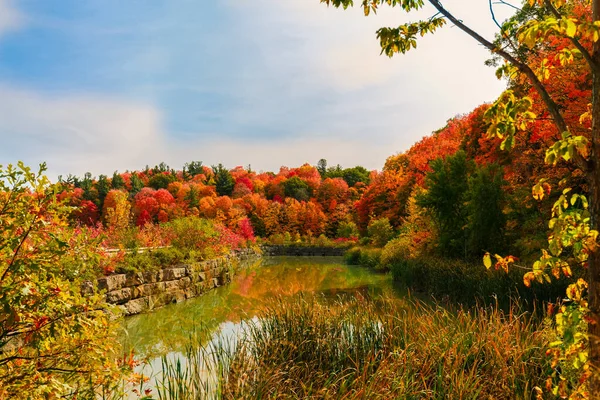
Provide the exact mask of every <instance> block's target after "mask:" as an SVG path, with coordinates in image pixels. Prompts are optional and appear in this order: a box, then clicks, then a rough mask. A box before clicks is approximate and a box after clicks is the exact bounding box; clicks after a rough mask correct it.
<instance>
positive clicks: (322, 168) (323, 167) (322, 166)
mask: <svg viewBox="0 0 600 400" xmlns="http://www.w3.org/2000/svg"><path fill="white" fill-rule="evenodd" d="M317 171H319V175H321V179H325V178H326V177H327V160H326V159H324V158H321V159H320V160H319V162H318V163H317Z"/></svg>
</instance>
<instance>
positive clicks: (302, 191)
mask: <svg viewBox="0 0 600 400" xmlns="http://www.w3.org/2000/svg"><path fill="white" fill-rule="evenodd" d="M283 191H284V194H285V195H286V197H292V198H294V199H296V200H298V201H308V200H309V199H310V196H311V195H312V192H311V190H310V187H309V186H308V184H307V183H306V182H304V181H303V180H302V179H300V178H298V177H297V176H292V177H291V178H290V179H288V180H286V181H285V182H284V183H283Z"/></svg>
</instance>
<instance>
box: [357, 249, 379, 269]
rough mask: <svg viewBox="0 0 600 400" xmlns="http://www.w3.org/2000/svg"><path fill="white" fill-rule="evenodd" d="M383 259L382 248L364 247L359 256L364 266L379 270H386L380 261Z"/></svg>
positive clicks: (360, 263)
mask: <svg viewBox="0 0 600 400" xmlns="http://www.w3.org/2000/svg"><path fill="white" fill-rule="evenodd" d="M380 260H381V249H378V248H368V247H367V248H363V249H362V250H361V252H360V256H359V258H358V264H359V265H360V266H362V267H367V268H373V269H374V270H377V271H383V270H385V269H384V268H382V266H381V264H380V263H379V261H380Z"/></svg>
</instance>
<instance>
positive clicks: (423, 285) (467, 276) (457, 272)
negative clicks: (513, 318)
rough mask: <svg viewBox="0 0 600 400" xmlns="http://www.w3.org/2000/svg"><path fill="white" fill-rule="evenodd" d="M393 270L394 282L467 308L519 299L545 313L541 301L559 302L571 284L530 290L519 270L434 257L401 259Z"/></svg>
mask: <svg viewBox="0 0 600 400" xmlns="http://www.w3.org/2000/svg"><path fill="white" fill-rule="evenodd" d="M391 271H392V277H393V278H394V280H395V281H396V282H398V283H401V284H402V285H404V286H406V287H408V288H411V289H413V290H415V291H417V292H424V293H426V294H429V295H432V296H434V297H435V298H437V299H448V300H451V301H452V302H458V303H460V304H464V305H476V304H490V303H496V302H497V303H498V304H500V305H501V306H503V307H507V306H508V305H509V304H510V303H511V302H512V300H513V299H517V300H518V301H519V304H521V305H522V306H523V307H528V308H530V309H531V310H533V309H538V310H543V303H542V302H544V301H549V302H555V301H556V300H557V299H560V298H561V297H562V296H563V293H564V291H565V289H566V288H567V286H568V285H569V280H568V279H560V280H557V281H556V282H553V284H552V285H541V284H535V285H532V286H531V287H527V286H526V285H525V284H524V283H523V276H522V272H520V271H518V270H511V271H509V273H508V274H506V273H504V272H502V271H488V270H486V269H485V268H482V267H481V264H480V263H478V262H470V261H463V260H452V259H447V258H440V257H434V256H431V255H423V256H420V257H416V258H405V259H402V258H401V257H399V258H398V259H396V260H395V261H394V262H393V263H392V264H391Z"/></svg>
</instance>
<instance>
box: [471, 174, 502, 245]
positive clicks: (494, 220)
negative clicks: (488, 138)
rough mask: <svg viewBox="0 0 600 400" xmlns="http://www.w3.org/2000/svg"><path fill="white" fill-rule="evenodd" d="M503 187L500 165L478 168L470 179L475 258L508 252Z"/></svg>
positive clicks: (472, 240)
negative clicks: (492, 252) (486, 253)
mask: <svg viewBox="0 0 600 400" xmlns="http://www.w3.org/2000/svg"><path fill="white" fill-rule="evenodd" d="M503 184H504V179H503V177H502V169H501V168H500V167H499V166H498V165H496V164H490V165H486V166H483V167H478V168H477V169H476V170H475V172H474V173H473V174H472V175H471V177H470V178H469V191H468V193H467V198H468V204H467V214H468V224H467V231H468V233H467V234H468V242H469V252H470V254H472V255H475V256H481V255H483V253H484V252H486V251H494V252H496V253H501V252H502V251H504V250H505V249H504V242H505V240H504V225H505V223H506V218H505V216H504V213H503V211H502V206H503V203H504V191H503V189H502V186H503Z"/></svg>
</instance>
